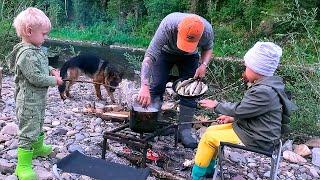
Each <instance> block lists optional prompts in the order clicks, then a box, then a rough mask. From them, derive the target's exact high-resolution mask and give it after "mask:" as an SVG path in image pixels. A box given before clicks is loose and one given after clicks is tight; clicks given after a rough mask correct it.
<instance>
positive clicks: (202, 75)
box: [193, 64, 207, 79]
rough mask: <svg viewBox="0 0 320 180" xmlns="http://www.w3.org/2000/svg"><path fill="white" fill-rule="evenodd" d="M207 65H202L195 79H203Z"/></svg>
mask: <svg viewBox="0 0 320 180" xmlns="http://www.w3.org/2000/svg"><path fill="white" fill-rule="evenodd" d="M206 68H207V67H206V65H204V64H201V65H200V66H199V67H198V68H197V70H196V73H195V74H194V76H193V78H195V79H198V78H203V77H204V76H205V75H206Z"/></svg>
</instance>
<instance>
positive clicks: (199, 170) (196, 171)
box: [191, 165, 208, 180]
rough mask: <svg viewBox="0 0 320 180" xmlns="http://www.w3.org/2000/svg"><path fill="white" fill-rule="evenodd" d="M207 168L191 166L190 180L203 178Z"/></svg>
mask: <svg viewBox="0 0 320 180" xmlns="http://www.w3.org/2000/svg"><path fill="white" fill-rule="evenodd" d="M207 169H208V168H207V167H200V166H198V165H193V168H192V173H191V176H192V180H200V179H201V178H203V177H205V175H206V172H207Z"/></svg>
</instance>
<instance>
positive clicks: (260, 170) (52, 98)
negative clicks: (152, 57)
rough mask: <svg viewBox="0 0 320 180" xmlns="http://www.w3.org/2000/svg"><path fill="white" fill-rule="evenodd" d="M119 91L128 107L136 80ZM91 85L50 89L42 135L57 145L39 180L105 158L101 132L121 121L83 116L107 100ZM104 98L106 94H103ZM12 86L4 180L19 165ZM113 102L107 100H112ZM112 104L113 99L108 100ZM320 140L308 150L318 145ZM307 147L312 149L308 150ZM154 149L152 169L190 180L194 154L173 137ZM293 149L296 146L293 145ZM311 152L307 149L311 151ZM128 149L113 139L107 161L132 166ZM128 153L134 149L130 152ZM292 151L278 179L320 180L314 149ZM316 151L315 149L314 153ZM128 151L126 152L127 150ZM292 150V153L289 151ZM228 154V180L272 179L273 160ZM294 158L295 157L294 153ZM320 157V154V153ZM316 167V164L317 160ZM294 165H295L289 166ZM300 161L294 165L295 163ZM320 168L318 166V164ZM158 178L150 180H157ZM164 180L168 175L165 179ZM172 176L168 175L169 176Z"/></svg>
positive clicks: (0, 123) (3, 140) (1, 108)
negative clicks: (75, 157)
mask: <svg viewBox="0 0 320 180" xmlns="http://www.w3.org/2000/svg"><path fill="white" fill-rule="evenodd" d="M120 87H121V90H117V91H116V95H115V97H116V98H117V102H118V104H122V105H128V104H129V105H130V102H129V100H128V99H131V98H132V95H133V93H136V92H137V90H136V87H135V83H134V82H130V81H127V80H124V81H123V83H122V84H121V85H120ZM93 92H94V89H93V86H92V85H90V84H80V83H78V84H75V85H74V86H73V88H72V91H71V94H72V95H73V98H72V99H68V100H66V101H64V102H63V101H61V99H60V96H59V95H58V92H57V88H49V91H48V101H47V110H46V118H45V122H44V128H43V129H44V131H45V133H46V135H47V138H46V142H47V143H50V144H53V145H54V147H55V151H54V153H53V154H52V155H51V156H50V157H49V158H37V159H35V160H33V165H34V169H35V170H36V172H37V174H38V176H39V179H58V178H57V177H56V176H55V173H54V172H53V170H52V169H53V165H54V164H55V163H56V162H57V161H58V160H59V159H62V158H63V157H65V156H67V155H68V154H69V153H70V152H73V151H75V150H78V151H80V152H82V153H84V154H86V155H88V156H93V157H99V158H100V157H101V141H102V140H103V138H102V134H103V132H104V131H106V130H111V129H113V128H115V127H117V126H119V125H120V124H119V123H115V122H110V121H104V120H102V119H101V118H98V117H95V116H92V115H85V114H83V113H81V111H82V109H83V108H84V106H85V105H86V104H89V103H92V102H94V101H95V102H97V103H100V104H105V101H99V100H97V98H96V97H95V94H94V93H93ZM102 93H103V94H105V91H103V92H102ZM13 94H14V83H13V77H12V76H5V77H4V79H3V84H2V100H3V102H2V103H1V104H0V127H1V131H0V172H1V173H0V179H5V180H14V179H17V178H16V176H15V175H13V171H14V168H15V165H16V162H17V146H18V140H17V131H18V126H17V125H18V123H17V119H16V117H15V113H14V112H15V110H14V109H15V103H14V99H13ZM108 101H109V100H108ZM109 102H110V101H109ZM204 129H205V127H203V128H200V130H198V131H197V132H195V135H199V134H202V133H201V132H203V131H204ZM317 145H319V144H317V142H316V143H315V144H312V145H310V146H313V147H316V146H317ZM310 146H309V147H310ZM153 147H154V148H153V151H154V152H156V153H157V154H158V155H160V158H159V159H158V161H152V160H149V161H148V163H149V164H150V165H151V166H153V167H157V166H158V167H159V171H163V172H167V173H169V174H171V175H172V176H171V178H174V177H176V178H180V179H190V171H191V169H190V167H188V166H186V167H185V166H183V165H182V164H183V162H185V161H186V160H190V162H192V158H193V156H194V151H192V150H190V149H184V148H183V146H181V145H180V144H179V145H178V148H174V147H173V137H171V136H166V137H158V138H155V139H154V142H153ZM294 147H295V146H294ZM307 148H308V147H307ZM125 149H128V147H126V146H125V145H123V144H120V143H118V142H113V141H110V150H108V151H107V154H106V159H107V160H110V161H112V162H117V163H120V164H125V165H131V166H134V165H133V164H132V161H129V160H128V158H125V156H123V152H124V150H125ZM129 149H130V148H129ZM296 149H297V148H292V141H291V142H290V141H288V142H287V143H286V146H285V149H284V150H287V153H285V154H284V156H285V159H287V160H285V159H282V160H281V163H280V174H279V177H280V179H292V180H294V179H320V178H319V174H320V169H319V167H318V166H316V165H314V164H312V162H311V161H312V156H315V154H316V153H314V154H313V155H311V151H310V150H309V151H308V150H306V149H305V147H304V148H302V149H303V150H302V151H303V152H302V154H301V153H299V152H297V151H296ZM293 151H295V152H296V153H298V154H301V155H303V156H305V158H303V157H301V156H300V157H301V158H303V159H301V158H300V157H296V156H295V155H292V154H290V153H293ZM315 151H316V148H314V149H313V150H312V152H315ZM126 152H127V151H126ZM288 152H290V153H288ZM225 154H226V155H227V156H228V160H227V161H226V164H225V166H224V167H223V168H224V169H225V170H226V172H228V173H227V174H226V175H225V177H226V178H228V179H257V180H258V179H267V178H268V177H270V168H271V166H270V160H269V159H268V158H266V157H263V156H261V155H258V154H254V153H249V152H242V151H239V150H233V149H229V148H228V149H227V150H226V152H225ZM294 154H295V153H294ZM318 154H319V153H318ZM313 158H314V159H313V163H315V164H317V163H319V162H316V158H318V160H319V157H313ZM290 161H291V162H290ZM293 162H296V163H293ZM318 165H319V164H318ZM59 173H60V178H61V179H67V180H68V179H91V178H89V177H87V176H83V175H82V176H80V175H76V174H69V173H63V172H59ZM157 176H159V174H158V175H156V174H154V175H151V176H149V177H148V179H158V178H157ZM163 177H164V176H163ZM167 178H168V176H167Z"/></svg>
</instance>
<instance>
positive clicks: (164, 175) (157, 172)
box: [147, 164, 186, 180]
mask: <svg viewBox="0 0 320 180" xmlns="http://www.w3.org/2000/svg"><path fill="white" fill-rule="evenodd" d="M147 166H148V167H149V168H150V169H151V174H152V175H154V176H155V177H157V178H159V179H178V180H180V179H181V180H182V179H186V178H185V177H181V176H177V175H174V174H171V173H170V172H166V171H163V170H161V168H159V167H158V166H154V165H151V164H147Z"/></svg>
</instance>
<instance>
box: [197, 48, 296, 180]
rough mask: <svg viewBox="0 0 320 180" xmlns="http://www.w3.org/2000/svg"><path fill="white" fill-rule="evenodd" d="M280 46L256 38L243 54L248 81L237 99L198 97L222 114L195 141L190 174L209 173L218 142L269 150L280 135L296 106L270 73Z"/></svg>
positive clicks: (210, 172) (280, 79)
mask: <svg viewBox="0 0 320 180" xmlns="http://www.w3.org/2000/svg"><path fill="white" fill-rule="evenodd" d="M281 55H282V49H281V48H280V47H279V46H277V45H275V44H274V43H271V42H257V43H256V44H255V45H254V46H253V47H252V48H251V49H250V50H249V51H248V52H247V53H246V55H245V56H244V61H245V65H246V70H245V72H244V73H243V79H244V80H245V81H246V82H250V83H252V85H251V86H250V88H249V89H248V90H247V91H246V92H245V94H244V97H243V99H242V100H241V101H240V102H236V103H231V102H224V103H221V102H218V101H216V100H209V99H204V100H201V101H200V102H199V103H200V106H202V107H204V108H207V109H211V110H213V111H214V112H215V113H217V114H223V115H222V116H220V117H219V118H218V119H217V120H218V123H220V124H222V125H216V126H212V127H209V128H208V129H207V130H206V132H205V133H204V135H203V136H202V137H201V140H200V143H199V145H198V149H197V153H196V157H195V165H194V166H193V168H192V178H193V179H194V180H198V179H201V178H202V177H204V176H206V175H207V174H213V172H214V166H215V158H216V155H217V150H218V147H219V146H220V142H221V141H223V142H230V143H235V144H238V143H243V144H244V145H245V146H250V147H255V148H260V149H264V150H270V149H271V148H272V146H273V144H272V142H273V141H274V140H277V139H279V138H280V136H281V133H282V130H283V129H282V126H283V125H286V124H288V123H289V119H288V117H289V116H290V113H291V111H292V110H295V109H296V106H295V105H294V104H293V103H292V102H291V101H290V100H289V99H288V97H287V95H286V94H285V91H284V84H283V81H282V78H280V77H278V76H274V75H273V74H274V72H275V70H276V69H277V66H278V63H279V61H280V57H281Z"/></svg>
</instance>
